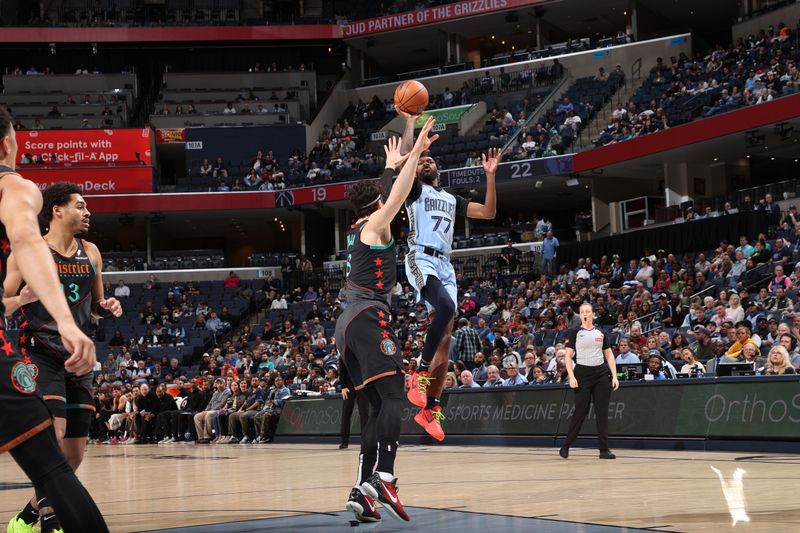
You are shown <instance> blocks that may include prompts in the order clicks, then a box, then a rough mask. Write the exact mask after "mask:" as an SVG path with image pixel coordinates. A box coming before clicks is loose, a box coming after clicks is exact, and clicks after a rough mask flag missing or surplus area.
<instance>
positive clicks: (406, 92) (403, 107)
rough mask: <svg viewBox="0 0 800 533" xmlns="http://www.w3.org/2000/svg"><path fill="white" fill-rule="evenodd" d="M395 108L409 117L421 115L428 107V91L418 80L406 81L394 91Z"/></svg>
mask: <svg viewBox="0 0 800 533" xmlns="http://www.w3.org/2000/svg"><path fill="white" fill-rule="evenodd" d="M394 106H395V107H396V108H397V109H399V110H400V111H405V112H406V113H408V114H409V115H419V114H420V113H422V112H423V111H425V108H426V107H428V89H426V88H425V86H424V85H422V84H421V83H420V82H418V81H416V80H410V81H404V82H403V83H401V84H400V85H398V86H397V89H395V91H394Z"/></svg>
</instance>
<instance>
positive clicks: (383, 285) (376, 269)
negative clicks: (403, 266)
mask: <svg viewBox="0 0 800 533" xmlns="http://www.w3.org/2000/svg"><path fill="white" fill-rule="evenodd" d="M366 224H367V222H366V221H364V222H362V223H361V224H359V225H358V226H356V227H355V228H353V229H352V230H350V232H349V233H348V234H347V267H346V269H347V272H346V276H347V280H346V282H345V283H346V291H347V305H348V307H349V306H350V305H351V304H353V303H354V302H356V301H361V300H375V301H379V302H383V303H385V304H389V303H390V302H391V299H392V289H394V286H395V285H396V284H397V252H396V251H395V247H394V239H392V240H391V242H389V244H385V245H382V246H370V245H368V244H364V242H363V241H362V240H361V231H362V230H363V229H364V226H365V225H366Z"/></svg>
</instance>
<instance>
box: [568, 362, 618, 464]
mask: <svg viewBox="0 0 800 533" xmlns="http://www.w3.org/2000/svg"><path fill="white" fill-rule="evenodd" d="M574 373H575V379H576V380H578V388H577V389H574V390H575V412H574V413H573V415H572V421H571V422H570V423H569V430H568V431H567V440H566V442H565V443H564V445H565V446H572V444H573V443H574V442H575V440H576V439H577V438H578V433H579V432H580V430H581V426H583V421H584V420H586V415H588V414H589V403H592V404H594V416H595V418H596V419H597V446H598V447H599V448H600V450H601V451H603V450H608V401H609V399H610V398H611V381H610V380H611V370H610V369H609V368H608V365H607V364H605V363H603V364H602V365H600V366H585V365H577V364H576V365H575V370H574Z"/></svg>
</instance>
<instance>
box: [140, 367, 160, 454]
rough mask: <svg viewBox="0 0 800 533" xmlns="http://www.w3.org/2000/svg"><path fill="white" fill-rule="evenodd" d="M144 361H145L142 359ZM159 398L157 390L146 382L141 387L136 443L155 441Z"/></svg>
mask: <svg viewBox="0 0 800 533" xmlns="http://www.w3.org/2000/svg"><path fill="white" fill-rule="evenodd" d="M140 363H144V361H140ZM148 372H149V371H148ZM159 404H160V402H159V400H158V397H157V396H156V394H155V392H154V391H152V390H150V387H149V386H148V385H147V384H146V383H142V384H141V386H140V387H139V397H138V398H136V427H137V431H136V433H137V435H138V438H137V439H136V440H135V441H134V443H135V444H148V443H150V442H155V429H156V417H157V415H158V411H159Z"/></svg>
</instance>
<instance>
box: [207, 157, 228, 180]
mask: <svg viewBox="0 0 800 533" xmlns="http://www.w3.org/2000/svg"><path fill="white" fill-rule="evenodd" d="M211 175H212V176H213V177H215V178H227V177H228V167H227V166H226V165H225V161H224V160H223V159H222V157H218V158H217V160H216V162H214V166H213V168H212V173H211Z"/></svg>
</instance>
